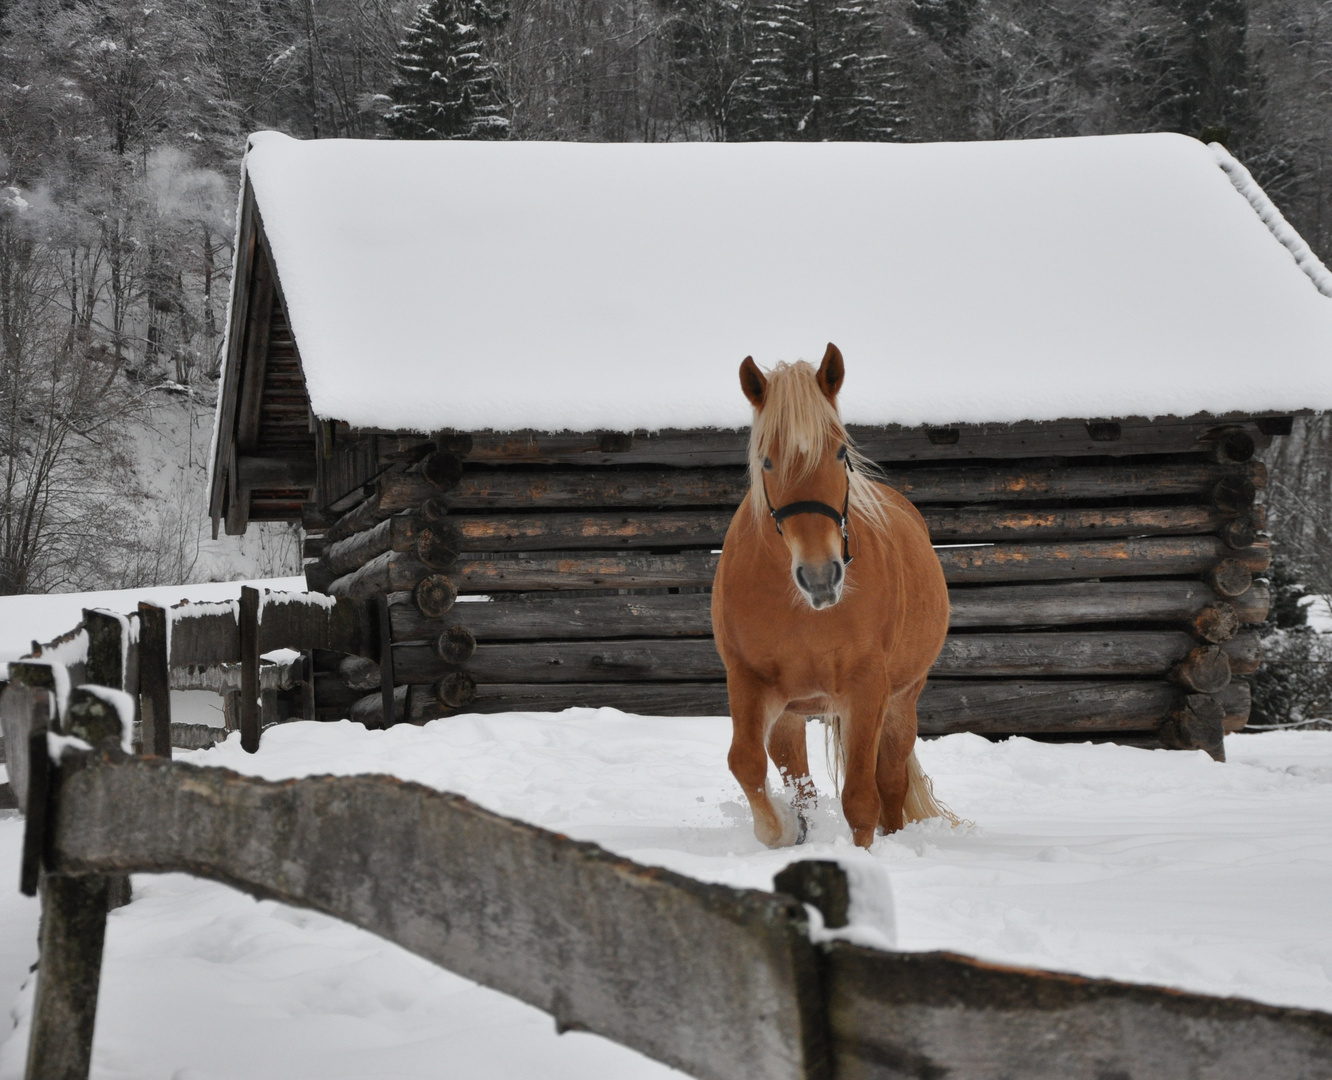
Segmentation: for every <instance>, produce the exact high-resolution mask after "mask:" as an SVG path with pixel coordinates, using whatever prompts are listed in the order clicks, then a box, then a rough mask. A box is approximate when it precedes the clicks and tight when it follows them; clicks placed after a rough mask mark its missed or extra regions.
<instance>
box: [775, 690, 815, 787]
mask: <svg viewBox="0 0 1332 1080" xmlns="http://www.w3.org/2000/svg"><path fill="white" fill-rule="evenodd" d="M768 754H769V755H770V756H771V757H772V763H773V764H774V765H776V766H777V771H778V772H779V773H781V774H782V779H783V780H785V781H786V782H787V783H788V784H790V785H791V787H792V788H793V789H794V790H795V796H794V798H793V799H792V800H791V804H792V805H793V806H794V807H795V808H796V810H809V809H811V808H813V806H814V805H815V803H816V801H817V798H818V793H817V792H816V791H815V790H814V780H813V778H812V777H811V776H810V775H809V751H808V749H807V748H806V746H805V718H804V717H803V716H801V715H800V714H799V713H793V712H784V713H782V715H781V716H779V717H777V722H776V723H775V724H773V725H772V730H771V731H770V732H768Z"/></svg>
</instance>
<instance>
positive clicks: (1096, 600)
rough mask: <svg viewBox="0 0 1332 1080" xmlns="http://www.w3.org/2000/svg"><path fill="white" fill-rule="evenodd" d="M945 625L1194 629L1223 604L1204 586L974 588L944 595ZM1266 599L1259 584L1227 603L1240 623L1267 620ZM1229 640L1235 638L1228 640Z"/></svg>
mask: <svg viewBox="0 0 1332 1080" xmlns="http://www.w3.org/2000/svg"><path fill="white" fill-rule="evenodd" d="M948 600H949V604H950V606H951V608H952V613H951V618H950V620H949V625H950V626H953V627H958V628H961V627H978V626H1041V625H1048V626H1073V625H1077V624H1079V623H1115V622H1169V623H1192V622H1193V621H1194V620H1195V619H1196V618H1197V617H1198V616H1199V614H1200V612H1202V611H1203V610H1205V609H1206V608H1207V607H1208V606H1210V605H1213V604H1217V603H1221V602H1223V601H1224V598H1223V597H1222V596H1220V594H1218V593H1216V592H1214V591H1213V590H1212V589H1211V587H1210V586H1208V585H1207V584H1205V583H1204V582H1202V581H1170V580H1163V581H1079V582H1068V583H1065V584H1050V585H1041V584H1038V585H988V586H987V585H978V586H966V587H961V588H953V589H949V591H948ZM1269 601H1270V593H1269V592H1268V588H1267V586H1266V585H1262V584H1258V585H1255V586H1254V587H1253V588H1252V589H1250V590H1249V591H1248V592H1247V593H1245V594H1244V595H1243V596H1241V597H1238V598H1236V599H1234V600H1231V601H1226V602H1227V603H1229V604H1230V605H1231V606H1232V607H1233V609H1234V611H1235V613H1236V616H1237V619H1238V621H1240V622H1244V623H1260V622H1262V621H1263V620H1264V619H1266V618H1267V610H1268V605H1269ZM1230 636H1233V633H1232V634H1231V635H1230Z"/></svg>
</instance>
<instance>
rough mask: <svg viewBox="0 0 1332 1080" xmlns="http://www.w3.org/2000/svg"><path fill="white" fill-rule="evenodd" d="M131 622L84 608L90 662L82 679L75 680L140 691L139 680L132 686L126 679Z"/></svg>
mask: <svg viewBox="0 0 1332 1080" xmlns="http://www.w3.org/2000/svg"><path fill="white" fill-rule="evenodd" d="M128 621H129V620H128V619H127V618H126V616H124V615H119V614H117V613H115V612H113V611H103V610H100V609H92V608H84V609H83V627H84V629H85V630H87V632H88V659H87V661H86V663H85V665H84V670H83V673H82V675H83V678H82V680H80V679H78V676H77V675H76V676H75V681H85V680H86V681H87V682H94V683H96V684H97V685H98V686H109V687H111V688H112V689H113V690H130V691H131V692H137V690H138V679H137V678H135V679H134V680H133V682H132V683H131V682H130V681H129V680H128V679H127V676H129V675H131V674H134V675H137V674H138V673H137V671H135V672H130V671H128V670H127V669H128V668H129V666H130V665H129V656H128V652H129V642H128V641H127V640H126V629H127V627H128Z"/></svg>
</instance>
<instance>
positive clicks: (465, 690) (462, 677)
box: [434, 671, 476, 709]
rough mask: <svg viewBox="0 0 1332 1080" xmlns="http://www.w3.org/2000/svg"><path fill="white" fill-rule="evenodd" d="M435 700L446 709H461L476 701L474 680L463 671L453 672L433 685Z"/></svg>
mask: <svg viewBox="0 0 1332 1080" xmlns="http://www.w3.org/2000/svg"><path fill="white" fill-rule="evenodd" d="M434 694H435V700H436V701H437V702H439V704H440V705H442V706H444V707H445V708H447V709H462V708H466V707H467V706H469V705H471V704H472V702H473V701H474V700H476V680H475V679H473V678H472V676H471V675H469V674H468V673H467V672H465V671H453V672H450V673H449V674H447V675H445V676H444V677H443V678H441V679H440V680H438V681H437V682H436V683H435V684H434Z"/></svg>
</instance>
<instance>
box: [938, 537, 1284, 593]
mask: <svg viewBox="0 0 1332 1080" xmlns="http://www.w3.org/2000/svg"><path fill="white" fill-rule="evenodd" d="M937 554H938V556H939V561H940V563H942V564H943V569H944V577H945V578H946V579H947V581H948V583H949V584H950V585H952V584H965V583H971V582H975V583H982V582H988V581H1020V580H1027V581H1040V580H1047V581H1053V580H1059V579H1069V578H1107V577H1151V576H1161V577H1167V576H1170V577H1174V576H1179V575H1184V574H1204V573H1207V572H1208V571H1209V570H1211V569H1212V568H1213V567H1215V566H1216V565H1217V564H1218V563H1220V562H1221V561H1222V560H1226V562H1227V563H1234V564H1236V565H1238V566H1240V567H1242V568H1244V569H1245V570H1248V571H1255V572H1256V571H1261V570H1265V569H1266V568H1267V566H1268V564H1269V563H1270V561H1271V552H1270V548H1269V544H1268V542H1267V541H1266V540H1263V541H1260V542H1259V543H1257V544H1255V545H1254V546H1253V547H1251V548H1246V549H1243V550H1240V551H1235V550H1232V549H1231V548H1229V547H1227V546H1226V544H1225V543H1224V542H1223V541H1222V540H1221V539H1219V538H1218V537H1215V536H1182V537H1173V536H1172V537H1149V538H1146V539H1142V540H1137V539H1129V540H1088V541H1069V542H1067V543H1049V544H1044V543H1042V544H994V545H993V546H984V547H956V548H941V549H939V550H938V552H937ZM1227 580H1229V579H1227ZM1212 585H1213V588H1216V583H1215V582H1212ZM1218 591H1221V590H1218ZM1242 592H1243V590H1238V591H1235V592H1227V593H1224V595H1227V596H1238V595H1240V594H1241V593H1242Z"/></svg>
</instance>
